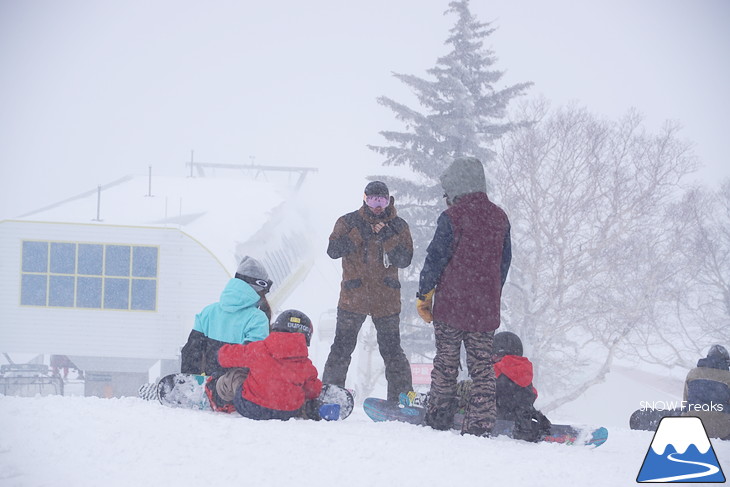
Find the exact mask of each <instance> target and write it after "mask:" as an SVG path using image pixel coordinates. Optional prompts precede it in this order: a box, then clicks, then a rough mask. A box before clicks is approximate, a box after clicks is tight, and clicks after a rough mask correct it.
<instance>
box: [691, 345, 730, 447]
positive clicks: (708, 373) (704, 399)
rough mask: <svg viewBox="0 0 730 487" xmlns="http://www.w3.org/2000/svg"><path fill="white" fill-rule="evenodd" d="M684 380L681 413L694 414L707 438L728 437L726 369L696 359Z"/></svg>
mask: <svg viewBox="0 0 730 487" xmlns="http://www.w3.org/2000/svg"><path fill="white" fill-rule="evenodd" d="M697 365H698V367H695V368H694V369H692V370H690V371H689V373H688V374H687V379H686V380H685V382H684V398H683V399H684V401H685V402H686V403H687V404H685V406H687V405H688V404H691V406H688V408H687V409H688V410H687V411H686V412H685V413H684V416H697V417H698V418H700V419H701V420H702V423H703V424H704V426H705V430H707V434H708V435H709V436H710V437H711V438H722V439H726V440H729V439H730V372H729V371H728V370H723V369H718V368H713V367H710V366H708V365H709V364H708V363H707V359H700V362H699V363H698V364H697Z"/></svg>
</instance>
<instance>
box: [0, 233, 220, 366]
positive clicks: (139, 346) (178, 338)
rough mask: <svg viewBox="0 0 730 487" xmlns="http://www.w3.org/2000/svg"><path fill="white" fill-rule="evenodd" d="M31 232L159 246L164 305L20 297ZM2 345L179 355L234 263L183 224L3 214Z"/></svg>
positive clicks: (49, 237) (41, 236) (50, 237)
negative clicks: (46, 302)
mask: <svg viewBox="0 0 730 487" xmlns="http://www.w3.org/2000/svg"><path fill="white" fill-rule="evenodd" d="M24 240H44V241H55V242H84V243H103V244H126V245H152V246H157V247H159V254H158V276H157V309H156V311H118V310H104V309H80V308H53V307H31V306H21V305H20V282H21V257H22V242H23V241H24ZM0 275H2V279H0V352H2V351H7V352H20V353H46V354H49V353H53V354H63V355H86V356H103V357H129V358H149V359H174V358H176V357H177V356H178V353H179V349H180V347H181V346H182V345H183V344H184V342H185V339H186V338H187V335H188V333H189V332H190V329H191V328H192V326H193V320H194V318H195V314H196V313H198V312H199V311H200V310H201V309H202V308H203V307H204V306H206V305H207V304H210V303H212V302H215V301H217V300H218V297H219V296H220V292H221V290H222V289H223V287H224V286H225V284H226V281H227V280H228V279H229V278H230V273H229V270H228V269H225V268H224V267H223V265H222V264H221V263H220V261H219V260H218V259H217V258H216V257H215V256H213V255H212V254H211V253H210V252H209V251H208V250H207V249H206V248H205V247H203V246H202V245H201V244H200V243H199V242H197V241H196V240H194V239H193V238H191V237H190V236H188V235H186V234H185V233H183V232H181V231H180V230H178V229H175V228H156V227H132V226H114V225H103V224H78V223H45V222H30V221H2V222H0Z"/></svg>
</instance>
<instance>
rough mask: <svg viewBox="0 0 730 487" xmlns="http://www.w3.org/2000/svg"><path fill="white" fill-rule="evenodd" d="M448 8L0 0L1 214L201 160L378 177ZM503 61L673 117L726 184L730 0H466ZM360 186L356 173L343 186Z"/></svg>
mask: <svg viewBox="0 0 730 487" xmlns="http://www.w3.org/2000/svg"><path fill="white" fill-rule="evenodd" d="M447 3H448V2H447V1H445V0H444V1H435V0H428V1H422V0H399V1H397V2H391V1H386V0H373V1H370V2H358V3H353V2H336V1H324V0H313V1H311V2H306V3H305V2H295V1H279V2H276V1H274V2H241V1H231V0H228V1H215V2H201V1H193V0H175V1H173V0H161V1H146V0H129V1H127V0H125V1H123V2H122V1H119V2H88V1H87V2H84V1H80V0H70V1H63V2H59V1H55V0H38V1H14V0H0V107H1V110H0V171H1V173H0V176H2V177H0V218H12V217H15V216H18V215H20V214H22V213H24V212H26V211H30V210H33V209H36V208H38V207H40V206H43V205H46V204H49V203H52V202H55V201H57V200H60V199H64V198H66V197H69V196H73V195H75V194H77V193H80V192H82V191H85V190H88V189H91V188H93V187H95V186H96V185H97V184H103V183H106V182H109V181H111V180H113V179H117V178H119V177H122V176H124V175H126V174H132V173H134V174H144V173H146V171H147V167H148V166H149V165H152V166H153V168H154V171H155V172H156V173H160V174H162V173H164V174H166V175H178V174H179V175H183V174H185V168H184V162H185V161H186V160H188V159H189V157H190V151H191V149H194V150H195V157H196V160H199V161H207V162H230V163H249V162H252V161H253V162H256V163H261V164H267V163H268V164H289V165H301V166H316V167H319V168H320V169H321V171H320V173H321V174H322V175H323V176H324V177H325V178H327V177H332V178H333V181H334V180H336V178H354V179H357V178H358V177H359V176H360V175H365V174H372V173H377V172H382V169H381V167H380V162H381V160H382V159H381V157H380V156H378V155H377V154H375V153H373V152H371V151H369V150H368V149H367V148H366V147H365V146H366V144H381V143H382V142H383V140H382V139H381V138H380V137H379V135H378V132H379V131H381V130H385V129H402V126H401V125H400V124H398V123H397V121H395V119H394V117H393V115H392V113H391V112H390V111H388V110H386V109H385V108H383V107H381V106H379V105H378V104H377V103H376V101H375V99H376V97H378V96H381V95H387V96H389V97H391V98H394V99H396V100H397V101H404V102H409V103H411V102H412V97H411V95H410V93H409V92H408V91H407V89H406V88H405V87H404V86H403V85H402V84H401V83H400V82H398V81H397V80H396V79H394V78H393V77H392V73H393V72H399V73H408V74H416V75H419V76H425V75H426V73H425V71H426V70H427V69H429V68H431V67H433V66H434V64H435V61H436V59H437V58H438V57H439V56H441V55H443V54H445V53H446V52H447V47H446V46H444V41H445V39H446V37H447V35H448V29H449V28H450V27H451V26H452V25H453V23H454V21H455V18H456V17H455V15H453V14H452V15H447V16H444V15H443V12H444V11H445V10H446V8H447ZM471 7H472V12H473V13H474V14H475V15H476V16H477V17H478V18H479V19H480V20H481V21H493V22H494V24H493V25H494V26H495V27H497V28H498V30H497V31H496V32H495V33H494V34H492V36H490V37H489V38H488V42H489V43H491V44H490V47H491V48H492V49H493V50H494V51H495V52H496V54H497V57H498V58H499V61H498V63H497V66H496V68H497V69H500V70H504V71H506V75H505V78H504V80H503V82H502V83H501V84H499V85H498V87H503V86H505V85H507V84H512V83H518V82H523V81H533V82H534V83H535V86H534V87H533V88H532V89H531V90H530V92H529V95H528V96H536V95H539V94H542V95H544V96H545V97H546V98H547V99H549V100H551V101H552V103H553V106H560V105H563V104H566V103H569V102H570V101H571V100H574V101H577V102H578V103H579V104H581V105H584V106H586V107H588V109H589V110H591V111H592V112H594V113H597V114H599V115H601V116H605V117H608V118H612V119H615V118H618V117H620V116H621V115H623V114H624V113H626V111H627V110H628V109H629V108H630V107H636V108H637V109H639V110H640V111H641V112H643V113H644V115H645V116H646V121H647V127H648V128H650V129H652V130H656V129H658V128H659V127H660V125H661V123H662V122H663V121H664V120H666V119H671V120H678V121H679V122H680V123H681V124H682V125H683V126H684V130H683V131H682V135H683V136H684V137H685V138H688V139H690V140H692V141H694V142H695V143H696V149H695V150H696V153H697V155H698V156H699V157H700V159H701V161H702V163H703V164H704V165H705V166H706V167H705V169H703V170H702V171H701V172H700V173H699V175H698V177H701V178H702V180H703V181H704V182H707V183H709V184H714V183H715V182H716V181H717V180H718V179H719V178H722V177H729V176H730V164H728V161H727V158H726V156H725V151H726V149H725V147H724V142H725V139H726V138H727V136H726V134H725V131H726V129H727V127H730V123H729V122H730V97H729V96H728V94H727V87H728V86H730V61H729V59H730V56H728V55H727V52H728V47H730V42H729V41H730V29H727V23H728V21H730V3H728V2H726V1H724V0H698V1H693V2H691V1H680V0H667V1H664V0H638V1H632V0H620V1H613V2H598V1H583V2H574V1H569V0H558V1H553V0H551V1H550V2H543V1H538V0H534V1H527V0H518V1H506V0H505V1H478V0H472V3H471ZM356 184H357V185H360V184H361V182H360V180H358V182H357V183H356Z"/></svg>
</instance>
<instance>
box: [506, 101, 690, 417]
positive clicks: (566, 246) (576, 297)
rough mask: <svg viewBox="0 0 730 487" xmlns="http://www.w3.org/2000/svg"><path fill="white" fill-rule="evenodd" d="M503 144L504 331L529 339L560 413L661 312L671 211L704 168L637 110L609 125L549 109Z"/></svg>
mask: <svg viewBox="0 0 730 487" xmlns="http://www.w3.org/2000/svg"><path fill="white" fill-rule="evenodd" d="M519 118H520V119H522V120H533V121H534V123H533V124H532V125H530V126H526V127H523V128H521V129H520V130H517V131H514V132H511V133H509V134H507V135H506V136H504V137H503V138H502V151H501V156H500V158H499V164H498V168H497V171H498V178H497V180H498V181H500V182H501V184H499V185H497V187H496V188H495V190H496V193H497V195H496V196H497V199H498V200H499V201H501V203H502V204H503V205H504V207H505V208H506V209H507V211H508V214H509V217H510V220H511V222H512V239H513V263H512V269H511V271H510V277H509V279H508V283H507V286H506V287H505V290H504V298H503V302H504V303H505V307H506V309H505V311H504V312H503V316H504V317H505V319H506V328H507V329H511V330H513V331H515V332H517V333H518V334H519V335H520V336H522V337H523V340H524V342H525V345H526V348H527V350H528V351H529V353H530V355H531V358H532V359H533V361H534V362H535V364H536V371H537V379H536V380H537V381H538V383H540V384H542V387H543V389H544V390H546V391H547V392H549V395H550V397H551V401H550V402H549V403H548V404H546V405H545V406H543V407H544V409H545V410H548V411H549V410H551V409H554V408H556V407H558V406H559V405H561V404H563V403H565V402H568V401H570V400H572V399H574V398H576V397H578V396H579V395H580V394H582V393H583V392H584V391H585V390H586V389H587V388H588V387H590V386H591V385H593V384H596V383H598V382H600V381H602V380H603V379H604V377H605V375H606V374H607V373H608V372H609V371H610V367H611V364H612V363H613V360H614V359H615V358H616V357H617V356H619V355H620V354H621V353H622V352H623V350H624V348H623V346H624V344H625V343H626V342H627V341H628V340H629V337H630V335H631V334H632V333H634V332H635V330H637V329H639V328H641V327H642V326H644V324H645V323H646V321H647V319H648V317H651V316H652V315H653V314H655V313H657V307H656V303H657V296H659V295H661V294H662V293H664V292H666V290H665V289H664V288H663V282H665V281H666V280H667V279H669V278H671V277H672V276H673V275H674V273H676V272H677V270H676V268H675V267H674V266H672V265H669V262H670V260H669V257H671V256H672V248H671V244H672V242H671V240H672V239H671V235H670V232H669V231H668V223H667V211H666V209H667V208H668V206H669V205H670V203H672V201H673V198H675V197H676V195H677V194H678V189H679V186H678V185H679V183H680V181H681V180H682V178H683V177H684V176H685V175H687V174H688V173H689V172H691V171H692V170H693V169H694V157H693V155H692V152H691V150H690V147H689V145H688V144H686V143H684V142H681V141H680V140H679V139H678V137H677V132H678V127H677V126H676V125H672V124H666V125H665V126H664V128H663V129H662V130H661V131H660V132H659V133H658V134H650V133H647V131H646V130H644V129H643V127H642V118H641V116H639V115H638V114H637V113H634V112H630V113H628V114H627V115H626V116H625V117H624V118H622V119H621V120H619V121H616V122H613V121H607V120H601V119H598V118H597V117H595V116H594V115H591V114H590V113H588V112H587V111H586V110H584V109H581V108H578V107H575V106H573V107H568V108H564V109H560V110H557V111H555V112H552V113H551V112H550V110H549V108H548V107H547V104H546V103H545V102H536V103H532V104H530V105H525V106H524V108H523V112H522V113H520V114H519Z"/></svg>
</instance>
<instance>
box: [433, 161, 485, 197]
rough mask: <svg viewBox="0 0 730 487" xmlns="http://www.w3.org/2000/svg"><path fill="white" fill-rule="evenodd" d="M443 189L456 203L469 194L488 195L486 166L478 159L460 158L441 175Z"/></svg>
mask: <svg viewBox="0 0 730 487" xmlns="http://www.w3.org/2000/svg"><path fill="white" fill-rule="evenodd" d="M440 180H441V187H443V188H444V192H445V193H446V194H447V195H448V196H449V199H450V200H451V201H454V200H455V199H456V198H458V197H459V196H463V195H465V194H469V193H486V192H487V179H486V177H485V176H484V166H483V165H482V162H481V161H480V160H479V159H477V158H476V157H459V158H458V159H455V160H454V162H452V163H451V165H450V166H449V167H448V169H446V171H444V173H443V174H442V175H441V178H440Z"/></svg>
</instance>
